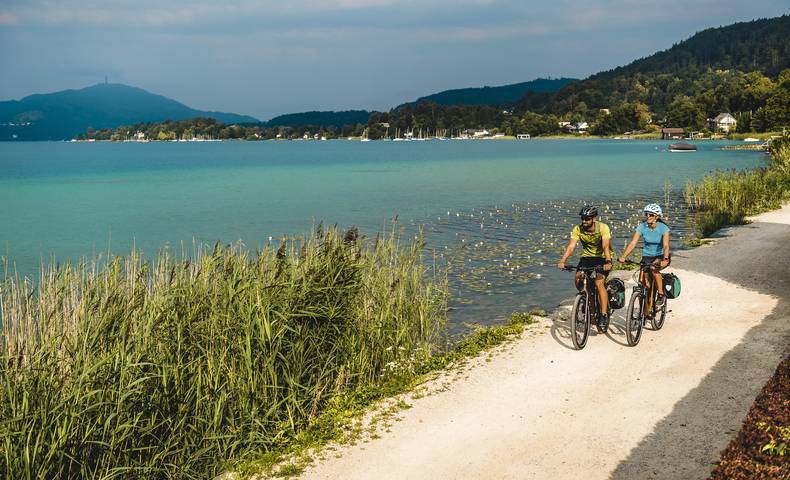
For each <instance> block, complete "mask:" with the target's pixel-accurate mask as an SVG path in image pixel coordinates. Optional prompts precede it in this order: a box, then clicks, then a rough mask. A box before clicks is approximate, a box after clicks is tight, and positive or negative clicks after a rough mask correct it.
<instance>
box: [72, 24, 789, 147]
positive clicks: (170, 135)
mask: <svg viewBox="0 0 790 480" xmlns="http://www.w3.org/2000/svg"><path fill="white" fill-rule="evenodd" d="M788 38H790V15H784V16H782V17H777V18H773V19H767V20H755V21H752V22H743V23H736V24H734V25H730V26H727V27H719V28H711V29H707V30H704V31H702V32H699V33H697V34H695V35H694V36H692V37H691V38H689V39H688V40H685V41H683V42H680V43H678V44H676V45H674V46H673V47H672V48H670V49H668V50H665V51H662V52H658V53H656V54H654V55H652V56H650V57H647V58H643V59H640V60H637V61H635V62H632V63H631V64H629V65H626V66H624V67H619V68H616V69H614V70H611V71H607V72H601V73H598V74H596V75H592V76H591V77H589V78H587V79H585V80H581V81H577V82H570V83H567V84H566V85H565V86H564V87H563V88H561V89H560V90H559V91H558V92H551V91H549V92H541V91H530V92H528V93H527V94H526V95H524V96H523V97H521V98H520V99H519V100H518V101H515V102H506V103H500V104H495V105H445V104H442V103H439V102H437V101H428V100H422V101H418V102H414V103H406V104H403V105H400V106H398V107H396V108H394V109H392V110H390V111H388V112H371V113H370V114H369V115H368V116H367V122H365V121H363V120H362V118H357V119H356V121H353V122H348V123H346V124H344V125H342V126H341V125H330V126H327V125H325V124H324V125H320V124H312V125H311V124H309V123H310V121H309V119H310V118H312V117H293V118H292V119H294V120H298V119H299V118H302V120H304V123H305V124H299V125H297V124H296V123H299V122H289V124H288V125H283V124H281V125H269V124H246V125H245V124H241V125H231V126H228V125H222V124H221V123H219V122H216V121H210V120H207V119H197V120H193V121H186V122H183V121H182V122H164V123H160V124H139V125H133V126H130V127H122V128H119V129H116V130H114V131H113V130H103V131H91V132H88V133H87V134H86V135H84V136H83V138H96V139H110V138H114V139H122V138H126V137H128V136H129V135H133V134H134V133H135V132H137V131H141V132H144V133H145V135H146V138H152V139H177V138H193V136H194V137H205V138H218V139H226V138H240V139H248V140H256V139H272V138H292V139H293V138H320V137H325V138H340V137H346V136H367V137H368V138H371V139H377V138H382V137H394V136H403V135H404V134H406V133H407V132H408V133H409V134H413V135H415V136H417V135H420V134H424V135H426V136H433V135H442V136H451V135H457V134H459V133H460V132H462V131H464V130H467V129H481V128H485V129H487V130H489V132H491V133H504V134H506V135H517V134H530V135H532V136H537V135H552V134H558V133H563V132H564V131H566V130H567V128H568V125H579V124H582V123H586V124H587V125H588V128H587V129H586V132H587V133H592V134H596V135H616V134H622V133H626V132H632V133H633V132H648V131H656V130H657V129H658V128H660V127H679V128H684V129H686V130H689V131H701V132H707V131H708V129H709V128H711V127H710V124H709V121H708V119H711V118H714V117H716V116H717V115H718V114H720V113H725V112H726V113H730V114H732V115H733V116H734V117H735V118H736V120H737V121H738V123H737V131H738V132H751V131H754V132H765V131H776V130H781V129H782V128H783V127H788V126H790V42H788V41H787V39H788ZM448 92H453V91H448ZM455 92H461V93H463V91H455ZM443 93H445V92H443ZM459 94H460V93H459ZM434 100H436V99H434ZM442 101H444V100H442ZM311 113H320V112H311ZM348 113H352V112H348ZM365 113H367V112H365ZM315 118H318V117H315ZM316 123H318V122H316ZM190 135H191V136H190Z"/></svg>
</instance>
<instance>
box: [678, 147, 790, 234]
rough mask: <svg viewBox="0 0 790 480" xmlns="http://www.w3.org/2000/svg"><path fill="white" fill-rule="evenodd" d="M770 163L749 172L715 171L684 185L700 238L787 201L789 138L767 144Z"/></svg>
mask: <svg viewBox="0 0 790 480" xmlns="http://www.w3.org/2000/svg"><path fill="white" fill-rule="evenodd" d="M770 154H771V163H770V165H769V166H768V167H767V168H761V169H757V170H754V171H750V172H737V171H730V172H716V173H713V174H710V175H707V176H706V177H705V178H704V179H703V180H702V181H701V182H699V183H690V184H688V185H687V186H686V189H685V192H684V194H685V197H686V201H687V202H688V203H689V205H691V206H692V208H694V209H695V210H696V215H695V217H694V218H695V223H696V225H697V229H698V233H699V234H700V235H702V236H703V237H706V236H708V235H710V234H711V233H713V232H715V231H716V230H718V229H719V228H721V227H723V226H725V225H739V224H743V223H744V222H745V217H746V216H747V215H754V214H757V213H760V212H764V211H767V210H772V209H776V208H779V207H780V206H781V202H782V201H784V200H787V199H788V198H790V137H784V138H779V139H776V140H774V141H773V142H771V147H770Z"/></svg>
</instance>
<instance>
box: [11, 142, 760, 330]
mask: <svg viewBox="0 0 790 480" xmlns="http://www.w3.org/2000/svg"><path fill="white" fill-rule="evenodd" d="M668 143H669V142H666V141H663V142H660V141H620V140H531V141H444V142H442V141H430V142H351V141H340V140H338V141H327V142H212V143H153V142H152V143H0V206H1V207H0V208H1V210H0V211H1V212H2V217H1V218H2V224H1V225H0V249H2V250H0V255H2V256H4V257H6V258H7V259H8V260H9V261H10V263H11V264H13V265H15V266H16V270H17V271H18V272H20V273H22V274H24V275H34V274H35V273H36V272H37V271H38V266H39V265H40V264H41V263H42V262H49V261H50V258H51V256H52V255H54V257H55V258H56V259H57V260H58V261H66V260H74V259H79V258H81V257H93V256H95V255H98V254H99V253H104V252H108V251H111V252H113V253H115V254H125V253H126V252H128V251H129V249H130V248H132V246H135V247H136V248H138V249H141V250H143V251H144V252H145V253H147V254H153V253H155V252H156V251H157V250H160V249H162V248H164V247H167V248H173V249H176V250H179V251H180V249H181V245H188V246H189V247H190V248H191V245H192V243H193V240H196V241H198V242H208V243H213V242H215V241H221V242H223V243H231V242H235V241H242V242H244V244H245V245H247V246H248V247H250V248H257V247H260V246H263V245H266V244H267V243H268V238H269V237H273V238H274V239H275V241H276V239H277V238H279V237H282V236H284V235H304V234H306V233H307V232H309V231H310V229H311V228H312V226H313V225H315V224H317V223H318V222H321V221H322V222H323V223H324V224H325V225H332V224H337V225H338V226H339V227H342V228H347V227H350V226H357V227H359V228H360V230H361V232H362V233H363V234H365V235H367V236H369V237H370V236H375V234H376V233H377V232H379V231H381V230H382V229H384V228H386V229H388V230H389V229H390V228H391V221H392V219H393V218H394V217H396V216H397V217H398V218H399V222H398V224H399V225H400V226H401V228H403V229H404V232H405V234H407V235H412V234H413V233H415V232H416V231H418V229H420V228H422V229H423V230H424V232H425V234H426V236H427V239H428V242H429V246H430V248H431V251H432V252H435V255H436V258H437V260H438V261H440V262H444V263H447V262H449V264H450V265H451V284H452V289H453V303H452V305H453V307H454V310H453V312H452V319H453V322H454V323H455V324H456V325H460V324H462V323H463V322H469V321H474V322H478V323H483V324H490V323H495V322H497V321H500V320H501V319H502V318H504V317H506V316H507V315H509V314H510V312H512V311H514V310H525V309H529V308H531V307H536V306H542V307H552V306H553V305H554V304H556V302H557V301H558V300H559V299H561V298H565V297H568V296H569V295H570V294H572V292H571V290H570V288H571V287H570V275H569V274H566V273H564V272H559V271H557V270H556V268H554V269H552V268H551V267H552V266H553V265H554V264H555V263H556V261H557V257H558V256H559V254H560V252H561V249H562V247H563V246H564V243H565V242H566V241H567V234H568V231H569V230H570V226H571V224H572V222H574V221H575V220H576V212H577V211H578V209H579V206H580V205H581V204H583V203H584V202H594V203H596V204H598V205H601V209H602V212H603V215H602V216H603V218H604V219H605V221H607V222H609V223H610V225H611V226H613V227H614V234H615V237H616V239H617V240H616V241H615V245H616V246H617V247H618V248H622V241H623V240H624V239H625V238H626V237H627V236H629V235H630V231H631V229H632V227H633V225H634V224H635V222H636V221H637V220H638V218H639V216H640V212H641V207H642V206H643V204H644V203H645V202H646V201H648V200H649V201H658V202H659V203H661V204H662V206H665V212H666V214H667V216H668V219H669V220H668V221H669V223H670V225H671V226H672V227H673V241H675V242H676V243H678V244H679V241H680V240H681V237H682V236H683V235H685V234H686V233H687V227H686V224H685V215H686V207H685V205H684V204H683V201H682V198H681V195H680V192H681V191H682V188H683V186H684V185H685V183H686V182H687V181H689V180H698V179H700V178H702V177H703V176H704V175H705V174H706V173H708V172H710V171H712V170H716V169H733V168H735V169H747V168H753V167H755V166H761V165H763V164H764V163H765V157H764V156H763V155H762V154H759V153H755V152H749V151H721V150H719V148H720V147H721V146H722V145H725V144H726V143H724V142H699V143H698V147H699V151H697V152H696V153H690V154H689V153H686V154H677V153H672V154H671V153H669V152H667V151H666V147H667V145H668Z"/></svg>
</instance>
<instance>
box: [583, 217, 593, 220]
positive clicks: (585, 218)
mask: <svg viewBox="0 0 790 480" xmlns="http://www.w3.org/2000/svg"><path fill="white" fill-rule="evenodd" d="M592 219H593V217H582V220H592Z"/></svg>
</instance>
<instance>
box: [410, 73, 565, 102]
mask: <svg viewBox="0 0 790 480" xmlns="http://www.w3.org/2000/svg"><path fill="white" fill-rule="evenodd" d="M575 81H576V79H573V78H555V79H550V78H538V79H535V80H531V81H529V82H522V83H514V84H511V85H502V86H499V87H478V88H460V89H456V90H445V91H443V92H439V93H434V94H433V95H428V96H426V97H420V98H418V99H417V103H419V102H433V103H436V104H439V105H503V104H508V103H513V102H516V101H518V100H519V99H520V98H521V97H523V96H524V95H526V94H527V93H528V92H538V93H541V92H556V91H558V90H560V89H561V88H562V87H564V86H566V85H568V84H569V83H571V82H575Z"/></svg>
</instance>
